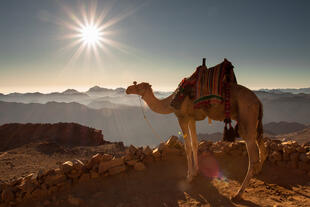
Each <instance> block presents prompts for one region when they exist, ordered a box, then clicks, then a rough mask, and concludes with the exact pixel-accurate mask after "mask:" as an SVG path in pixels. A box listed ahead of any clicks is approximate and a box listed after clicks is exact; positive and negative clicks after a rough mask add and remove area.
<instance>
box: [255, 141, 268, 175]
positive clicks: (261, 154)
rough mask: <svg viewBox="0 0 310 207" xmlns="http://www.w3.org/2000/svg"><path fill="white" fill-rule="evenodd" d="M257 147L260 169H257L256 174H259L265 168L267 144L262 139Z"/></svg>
mask: <svg viewBox="0 0 310 207" xmlns="http://www.w3.org/2000/svg"><path fill="white" fill-rule="evenodd" d="M257 146H258V148H259V169H257V171H256V172H254V173H255V174H258V173H260V172H261V170H262V168H263V164H264V162H265V160H266V158H267V150H266V147H265V144H264V142H263V140H262V139H261V140H258V141H257Z"/></svg>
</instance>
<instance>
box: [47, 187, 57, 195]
mask: <svg viewBox="0 0 310 207" xmlns="http://www.w3.org/2000/svg"><path fill="white" fill-rule="evenodd" d="M57 190H58V188H57V187H56V186H52V187H50V188H49V189H48V190H47V194H48V195H52V194H53V193H55V192H57Z"/></svg>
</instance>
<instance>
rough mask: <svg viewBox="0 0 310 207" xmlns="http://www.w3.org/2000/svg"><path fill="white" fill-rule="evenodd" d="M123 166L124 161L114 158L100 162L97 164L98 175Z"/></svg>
mask: <svg viewBox="0 0 310 207" xmlns="http://www.w3.org/2000/svg"><path fill="white" fill-rule="evenodd" d="M123 164H124V160H123V159H122V158H115V159H113V160H110V161H107V162H101V163H100V164H99V168H98V173H99V174H102V173H104V172H105V171H107V170H108V169H110V168H113V167H116V166H120V165H123Z"/></svg>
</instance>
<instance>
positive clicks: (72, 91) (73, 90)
mask: <svg viewBox="0 0 310 207" xmlns="http://www.w3.org/2000/svg"><path fill="white" fill-rule="evenodd" d="M62 93H63V94H68V95H70V94H77V93H80V92H79V91H77V90H75V89H67V90H65V91H64V92H62Z"/></svg>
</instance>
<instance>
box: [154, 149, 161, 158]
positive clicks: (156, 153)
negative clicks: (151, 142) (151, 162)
mask: <svg viewBox="0 0 310 207" xmlns="http://www.w3.org/2000/svg"><path fill="white" fill-rule="evenodd" d="M152 154H153V156H154V158H155V159H156V160H160V157H161V154H160V152H159V149H158V148H155V149H154V150H153V152H152Z"/></svg>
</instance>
